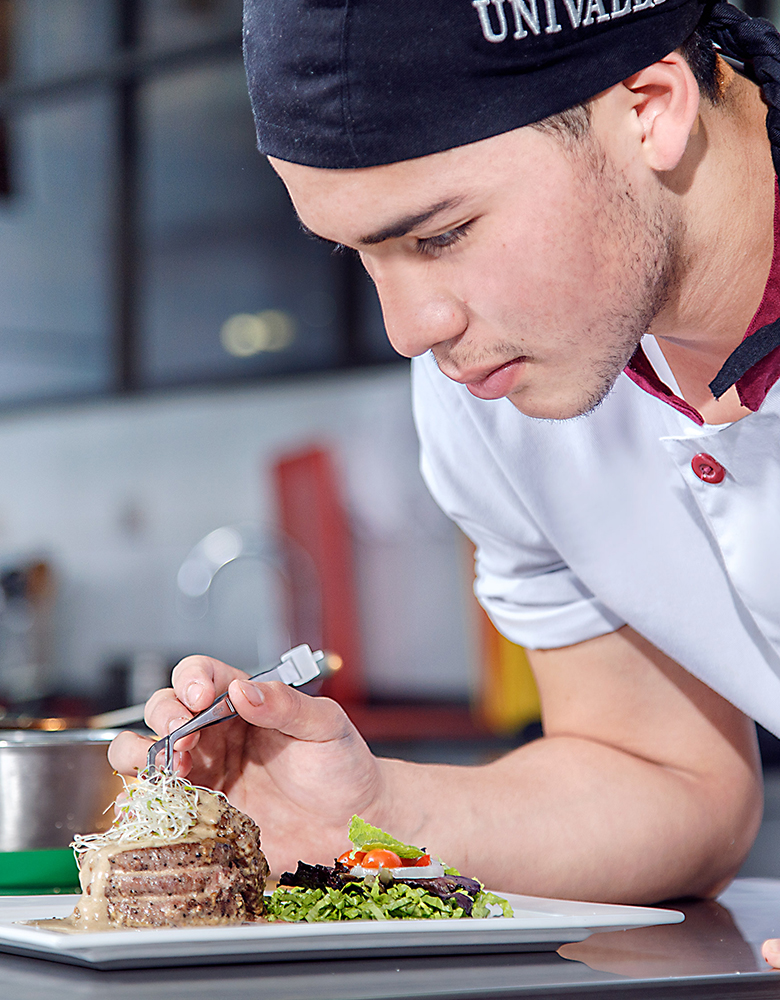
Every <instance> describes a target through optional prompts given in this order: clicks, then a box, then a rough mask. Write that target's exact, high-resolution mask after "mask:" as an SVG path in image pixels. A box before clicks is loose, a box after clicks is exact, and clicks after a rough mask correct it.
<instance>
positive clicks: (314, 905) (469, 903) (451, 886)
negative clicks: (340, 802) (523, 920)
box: [266, 816, 513, 922]
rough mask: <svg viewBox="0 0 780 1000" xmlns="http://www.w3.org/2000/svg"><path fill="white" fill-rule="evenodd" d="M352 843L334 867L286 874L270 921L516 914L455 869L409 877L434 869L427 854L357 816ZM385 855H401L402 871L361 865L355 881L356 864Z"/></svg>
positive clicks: (301, 867) (272, 901)
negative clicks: (373, 854)
mask: <svg viewBox="0 0 780 1000" xmlns="http://www.w3.org/2000/svg"><path fill="white" fill-rule="evenodd" d="M349 839H350V840H351V842H352V844H353V850H352V851H348V852H345V854H343V855H342V856H341V859H339V860H338V861H337V862H336V863H335V865H334V866H332V867H331V866H328V865H307V864H305V863H304V862H299V863H298V869H297V871H296V872H294V873H291V872H285V874H284V875H283V876H282V877H281V879H280V880H279V882H280V884H279V886H278V888H277V889H275V890H274V892H273V893H272V894H271V895H270V896H269V897H268V898H267V900H266V917H267V919H269V920H285V921H290V922H299V921H308V922H315V921H320V920H451V919H463V918H477V919H483V918H485V917H490V916H497V915H499V914H501V915H503V916H505V917H511V916H513V912H512V907H511V906H510V905H509V903H508V902H507V900H505V899H502V898H501V897H500V896H496V895H495V894H494V893H492V892H486V891H485V888H484V886H483V885H482V883H481V882H478V881H477V880H476V879H470V878H466V877H465V876H462V875H461V874H460V872H458V871H457V870H456V869H454V868H447V867H444V868H442V866H441V865H438V872H439V873H441V872H442V870H443V875H442V874H438V875H436V876H434V877H428V875H427V873H426V868H425V867H420V868H419V871H420V875H419V876H417V877H410V876H409V872H410V866H414V865H417V866H419V865H420V864H421V863H422V864H423V865H425V864H426V863H427V866H428V867H430V865H431V860H430V857H429V855H428V854H427V853H426V852H425V851H424V850H422V849H421V848H419V847H414V846H412V845H410V844H404V843H402V842H401V841H399V840H396V839H395V838H394V837H392V836H390V835H389V834H387V833H385V832H384V831H383V830H380V829H378V828H377V827H374V826H371V825H370V824H368V823H366V822H365V821H364V820H362V819H360V817H358V816H354V817H353V818H352V822H351V823H350V827H349ZM387 851H389V852H392V854H393V855H397V858H398V859H400V861H401V867H399V868H395V869H393V868H392V867H385V866H384V865H382V864H380V865H379V866H378V867H376V868H375V869H373V870H367V869H364V868H362V867H359V868H358V869H356V870H357V871H358V872H359V873H360V874H359V876H357V877H356V876H355V875H354V874H353V873H352V870H351V868H352V864H353V863H356V864H358V865H361V864H362V862H363V860H364V856H368V855H369V852H376V853H378V854H380V855H382V854H383V853H384V852H387ZM434 864H435V865H437V863H435V862H434ZM394 870H395V872H396V873H398V874H394ZM415 883H417V884H415Z"/></svg>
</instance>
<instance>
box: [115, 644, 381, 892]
mask: <svg viewBox="0 0 780 1000" xmlns="http://www.w3.org/2000/svg"><path fill="white" fill-rule="evenodd" d="M226 690H227V691H228V693H229V695H230V700H231V701H232V703H233V706H234V708H235V709H236V711H237V712H238V714H239V716H240V718H238V719H232V720H230V721H229V722H223V723H220V724H219V725H216V726H212V727H210V728H208V729H204V730H202V731H201V732H199V733H195V734H193V735H192V736H189V737H186V738H185V739H183V740H181V741H180V742H178V743H177V744H176V756H175V764H174V766H175V768H176V770H177V771H178V773H179V774H181V775H182V776H185V775H186V776H188V777H189V778H190V780H191V781H193V782H194V783H195V784H197V785H205V786H206V787H208V788H214V789H218V790H220V791H223V792H225V794H226V795H227V796H228V797H229V799H230V801H231V802H232V803H233V805H235V806H236V807H237V808H239V809H242V810H243V811H245V812H247V813H248V814H249V815H250V816H252V817H253V818H254V819H255V820H256V821H257V822H258V823H259V825H260V827H261V829H262V839H263V850H264V851H265V853H266V856H267V857H268V858H269V863H270V865H271V868H272V871H273V872H275V873H277V874H278V873H279V872H280V871H283V870H287V869H293V870H294V869H295V866H296V864H297V862H298V860H299V859H301V858H302V859H305V860H306V861H309V862H321V863H325V864H332V863H333V859H334V857H336V856H337V855H338V854H341V852H342V851H344V850H346V849H348V848H349V841H348V840H347V835H346V833H347V826H348V824H349V820H350V818H351V816H352V815H353V814H354V813H361V814H365V813H367V812H368V811H370V806H371V804H372V802H373V801H374V799H375V798H376V797H377V793H378V791H379V789H380V786H381V775H380V771H379V768H378V767H377V761H376V759H375V758H374V757H373V756H372V755H371V752H370V751H369V749H368V747H367V746H366V744H365V743H364V741H363V739H362V738H361V736H360V735H359V733H358V732H357V730H356V729H355V727H354V726H353V725H352V723H351V722H350V721H349V719H348V718H347V716H346V714H345V713H344V711H343V710H342V709H341V708H340V707H339V706H338V705H337V704H336V703H335V702H334V701H331V700H330V699H328V698H311V697H309V696H307V695H305V694H303V693H302V692H300V691H296V690H294V689H292V688H289V687H287V686H286V685H285V684H282V683H280V682H278V681H276V682H263V683H252V682H250V681H248V680H247V674H245V673H243V672H242V671H240V670H235V669H233V668H232V667H229V666H227V665H226V664H224V663H220V662H219V661H218V660H212V659H210V658H209V657H205V656H190V657H187V659H185V660H182V662H181V663H180V664H179V665H178V666H177V667H176V669H175V670H174V672H173V689H166V690H164V691H158V692H157V693H156V694H154V695H153V696H152V697H151V698H150V700H149V702H148V704H147V706H146V722H147V725H149V726H150V728H151V729H153V730H154V731H155V732H156V733H160V734H163V733H169V732H172V731H173V730H174V729H177V728H178V727H179V726H181V725H183V723H184V722H186V721H188V720H189V719H190V718H192V716H193V715H195V714H197V713H198V712H200V711H202V710H203V709H204V708H208V706H209V705H210V704H211V703H212V701H214V699H215V698H216V697H217V696H218V695H220V694H222V692H223V691H226ZM150 745H151V741H150V740H147V739H144V738H143V737H141V736H138V735H136V734H134V733H122V734H121V735H119V736H118V737H117V738H116V739H115V740H114V742H113V743H112V745H111V748H110V750H109V760H110V762H111V764H112V766H113V767H115V768H116V770H117V771H119V772H121V773H123V774H134V773H135V772H136V771H137V770H139V769H141V768H142V767H144V766H145V764H146V754H147V751H148V749H149V746H150Z"/></svg>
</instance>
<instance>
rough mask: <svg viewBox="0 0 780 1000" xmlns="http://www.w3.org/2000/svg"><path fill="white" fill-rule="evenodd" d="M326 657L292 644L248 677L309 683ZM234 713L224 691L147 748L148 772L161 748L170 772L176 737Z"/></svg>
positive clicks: (323, 668) (154, 766) (297, 684)
mask: <svg viewBox="0 0 780 1000" xmlns="http://www.w3.org/2000/svg"><path fill="white" fill-rule="evenodd" d="M327 660H328V655H327V654H326V653H323V652H322V650H321V649H318V650H317V652H316V653H312V651H311V648H310V647H309V646H307V645H306V644H305V643H304V644H303V645H302V646H295V647H294V648H293V649H290V650H288V651H287V652H286V653H283V654H282V656H281V657H280V660H279V663H278V664H277V665H276V666H275V667H271V668H270V669H269V670H264V671H263V672H262V673H260V674H255V675H254V677H250V678H249V680H250V681H282V683H284V684H290V685H291V686H292V687H300V686H301V685H302V684H308V682H309V681H313V680H314V679H315V678H316V677H319V676H320V675H321V674H323V673H327V672H328V671H327ZM237 715H238V712H236V710H235V709H234V708H233V705H232V703H231V701H230V698H228V696H227V694H223V695H221V696H220V697H219V698H217V700H216V701H215V702H213V703H212V704H211V705H210V706H209V707H208V708H206V709H204V710H203V711H202V712H200V713H199V714H198V715H196V716H195V718H194V719H190V721H189V722H185V724H184V725H183V726H179V728H178V729H174V731H173V732H172V733H169V734H168V735H167V736H163V738H162V739H161V740H158V741H157V742H156V743H153V744H152V745H151V746H150V747H149V755H148V757H147V761H146V770H147V773H148V774H154V773H155V771H156V770H157V755H158V754H159V753H160V752H161V751H162V750H165V768H166V769H167V770H168V771H169V772H171V773H172V772H173V747H174V744H175V743H176V742H177V741H178V740H180V739H182V738H183V737H184V736H189V735H190V733H196V732H198V730H200V729H206V728H207V727H208V726H215V725H216V724H217V723H218V722H225V721H226V720H227V719H235V717H236V716H237Z"/></svg>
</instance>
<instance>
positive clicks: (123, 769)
mask: <svg viewBox="0 0 780 1000" xmlns="http://www.w3.org/2000/svg"><path fill="white" fill-rule="evenodd" d="M151 745H152V741H151V740H148V739H146V738H145V737H144V736H139V735H138V733H130V732H127V733H120V734H119V736H116V737H115V738H114V739H113V740H112V742H111V745H110V746H109V748H108V763H109V764H110V765H111V766H112V767H113V769H114V770H115V771H119V773H120V774H136V773H137V772H138V771H140V770H141V768H142V767H145V766H146V755H147V753H148V752H149V747H150V746H151Z"/></svg>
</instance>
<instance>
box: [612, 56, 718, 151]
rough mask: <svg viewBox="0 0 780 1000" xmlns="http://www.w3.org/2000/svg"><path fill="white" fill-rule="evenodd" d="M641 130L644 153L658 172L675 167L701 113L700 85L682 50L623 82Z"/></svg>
mask: <svg viewBox="0 0 780 1000" xmlns="http://www.w3.org/2000/svg"><path fill="white" fill-rule="evenodd" d="M623 86H624V87H625V88H626V89H627V91H628V92H629V95H630V100H631V102H632V108H633V114H634V115H635V116H636V120H637V122H638V124H639V126H640V129H641V142H642V154H643V155H644V157H645V159H646V161H647V164H648V166H649V167H650V168H651V169H653V170H657V171H668V170H674V168H675V167H676V166H677V165H678V163H679V162H680V160H681V159H682V155H683V153H684V152H685V147H686V146H687V144H688V138H689V136H690V135H691V132H692V131H693V129H694V128H695V126H696V121H697V118H698V114H699V97H700V95H699V85H698V83H697V82H696V78H695V77H694V75H693V73H692V72H691V69H690V66H689V65H688V63H687V62H686V61H685V59H684V58H683V57H682V56H681V55H680V54H679V52H672V53H671V54H670V55H668V56H667V57H666V58H665V59H660V60H659V61H658V62H655V63H653V64H652V65H651V66H647V67H646V68H645V69H643V70H640V71H639V72H638V73H635V74H634V75H633V76H631V77H629V78H628V79H627V80H624V81H623Z"/></svg>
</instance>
